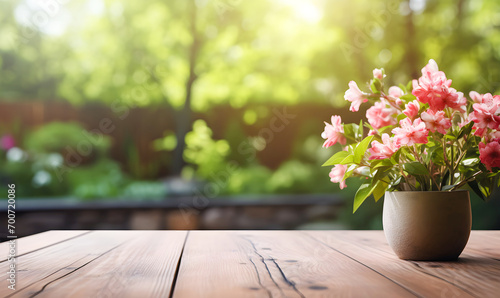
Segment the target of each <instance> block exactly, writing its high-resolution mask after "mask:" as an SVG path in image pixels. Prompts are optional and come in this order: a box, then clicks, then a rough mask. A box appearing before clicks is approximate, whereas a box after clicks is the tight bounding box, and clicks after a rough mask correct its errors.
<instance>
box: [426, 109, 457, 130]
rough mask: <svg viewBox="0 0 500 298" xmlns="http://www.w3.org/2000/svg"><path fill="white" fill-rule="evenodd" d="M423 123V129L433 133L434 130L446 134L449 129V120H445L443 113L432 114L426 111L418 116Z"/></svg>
mask: <svg viewBox="0 0 500 298" xmlns="http://www.w3.org/2000/svg"><path fill="white" fill-rule="evenodd" d="M420 117H421V118H422V120H424V122H425V127H427V129H428V130H430V131H432V132H435V131H436V130H437V131H438V132H440V133H442V134H446V130H447V129H449V128H450V127H451V120H450V119H448V118H446V116H445V114H444V111H439V112H434V111H433V110H428V111H427V112H423V113H422V115H421V116H420Z"/></svg>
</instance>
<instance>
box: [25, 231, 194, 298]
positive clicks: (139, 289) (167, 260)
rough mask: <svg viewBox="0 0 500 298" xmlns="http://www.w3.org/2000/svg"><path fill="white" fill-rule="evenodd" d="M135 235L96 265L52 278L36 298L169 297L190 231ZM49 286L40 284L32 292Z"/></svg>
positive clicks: (107, 253) (44, 283)
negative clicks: (62, 276) (61, 276)
mask: <svg viewBox="0 0 500 298" xmlns="http://www.w3.org/2000/svg"><path fill="white" fill-rule="evenodd" d="M127 233H129V234H130V232H127ZM133 233H134V235H133V237H132V239H129V240H127V242H126V243H125V244H123V245H120V246H119V247H116V248H115V249H112V250H110V251H108V252H106V253H104V254H102V255H101V256H100V257H99V258H98V259H96V260H95V262H91V263H89V264H87V265H86V266H82V267H81V268H79V269H78V270H76V271H74V272H73V273H72V274H71V275H68V276H65V277H64V278H58V279H53V281H51V282H50V284H48V285H47V286H45V289H44V290H43V292H41V293H40V295H38V296H37V297H120V298H122V297H123V298H126V297H131V298H135V297H144V298H145V297H168V296H169V294H170V291H171V286H172V284H173V281H174V276H175V273H176V269H177V265H178V263H179V260H180V255H181V252H182V248H183V245H184V241H185V239H186V235H187V233H188V232H186V231H134V232H133ZM46 284H47V280H45V281H41V282H38V283H36V284H33V285H32V287H31V289H30V290H31V291H34V290H37V289H39V288H41V287H43V286H44V285H46Z"/></svg>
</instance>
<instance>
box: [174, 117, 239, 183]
mask: <svg viewBox="0 0 500 298" xmlns="http://www.w3.org/2000/svg"><path fill="white" fill-rule="evenodd" d="M230 152H231V148H230V147H229V145H228V143H227V141H226V140H214V139H212V130H211V129H210V128H209V127H208V126H207V124H206V123H205V121H203V120H196V121H195V122H194V124H193V130H192V131H191V132H189V133H188V134H187V135H186V150H185V151H184V158H185V160H186V161H187V162H189V163H191V164H193V165H195V166H196V167H197V173H198V174H199V175H200V177H202V178H205V179H210V175H211V174H213V173H217V172H223V171H226V170H227V169H226V166H227V165H226V163H225V159H226V157H227V156H228V155H229V153H230Z"/></svg>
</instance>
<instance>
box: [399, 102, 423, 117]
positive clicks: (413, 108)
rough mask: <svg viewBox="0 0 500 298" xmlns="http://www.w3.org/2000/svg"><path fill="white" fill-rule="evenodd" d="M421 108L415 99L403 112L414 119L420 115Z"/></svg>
mask: <svg viewBox="0 0 500 298" xmlns="http://www.w3.org/2000/svg"><path fill="white" fill-rule="evenodd" d="M419 109H420V105H419V104H418V101H417V100H414V101H412V102H409V103H408V104H407V105H406V108H405V110H404V111H403V114H405V115H406V116H407V117H408V118H410V119H412V120H413V118H415V116H417V115H418V110H419Z"/></svg>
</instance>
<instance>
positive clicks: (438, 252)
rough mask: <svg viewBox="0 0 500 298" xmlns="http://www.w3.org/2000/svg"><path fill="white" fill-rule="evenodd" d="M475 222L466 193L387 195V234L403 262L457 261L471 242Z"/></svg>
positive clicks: (433, 192) (384, 216)
mask: <svg viewBox="0 0 500 298" xmlns="http://www.w3.org/2000/svg"><path fill="white" fill-rule="evenodd" d="M471 220H472V216H471V209H470V199H469V192H468V191H466V190H459V191H452V192H446V191H396V192H386V193H385V197H384V212H383V225H384V233H385V237H386V239H387V242H388V243H389V245H390V246H391V248H392V250H394V252H395V253H396V255H397V256H398V257H399V258H400V259H404V260H415V261H417V260H420V261H424V260H425V261H445V260H456V259H457V258H458V256H459V255H460V254H461V253H462V250H463V249H464V248H465V245H466V244H467V240H468V239H469V234H470V230H471Z"/></svg>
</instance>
